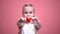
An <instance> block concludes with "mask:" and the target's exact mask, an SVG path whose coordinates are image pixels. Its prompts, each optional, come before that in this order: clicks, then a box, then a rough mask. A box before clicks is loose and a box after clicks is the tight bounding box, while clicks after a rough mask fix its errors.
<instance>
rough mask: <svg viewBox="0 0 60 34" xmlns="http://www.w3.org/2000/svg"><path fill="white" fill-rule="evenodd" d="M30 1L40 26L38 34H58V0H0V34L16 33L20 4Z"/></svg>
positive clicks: (20, 9) (59, 29)
mask: <svg viewBox="0 0 60 34" xmlns="http://www.w3.org/2000/svg"><path fill="white" fill-rule="evenodd" d="M26 3H31V4H33V5H34V7H35V9H36V13H35V15H36V16H37V17H38V18H39V19H40V21H41V24H42V27H41V29H40V30H39V34H59V31H60V28H59V23H60V22H59V0H0V4H1V6H0V7H1V8H0V9H1V11H0V15H1V16H0V34H18V30H19V29H18V27H17V21H18V19H19V18H20V17H21V16H22V14H21V11H22V6H23V5H24V4H26Z"/></svg>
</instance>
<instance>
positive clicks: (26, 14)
mask: <svg viewBox="0 0 60 34" xmlns="http://www.w3.org/2000/svg"><path fill="white" fill-rule="evenodd" d="M23 15H24V17H33V16H34V8H33V7H29V6H28V7H25V8H24V12H23Z"/></svg>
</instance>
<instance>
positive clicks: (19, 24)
mask: <svg viewBox="0 0 60 34" xmlns="http://www.w3.org/2000/svg"><path fill="white" fill-rule="evenodd" d="M22 22H23V21H22V19H20V20H18V22H17V26H18V27H19V28H22V25H21V23H22Z"/></svg>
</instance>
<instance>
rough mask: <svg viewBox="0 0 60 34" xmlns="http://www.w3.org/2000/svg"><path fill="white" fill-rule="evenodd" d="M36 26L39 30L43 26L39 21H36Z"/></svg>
mask: <svg viewBox="0 0 60 34" xmlns="http://www.w3.org/2000/svg"><path fill="white" fill-rule="evenodd" d="M35 28H36V29H37V30H39V29H40V28H41V24H40V22H38V21H37V22H36V25H35Z"/></svg>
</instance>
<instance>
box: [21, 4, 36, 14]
mask: <svg viewBox="0 0 60 34" xmlns="http://www.w3.org/2000/svg"><path fill="white" fill-rule="evenodd" d="M28 6H30V7H33V8H34V6H33V5H32V4H25V5H24V6H23V8H22V14H23V12H24V8H25V7H28ZM34 12H35V8H34Z"/></svg>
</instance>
